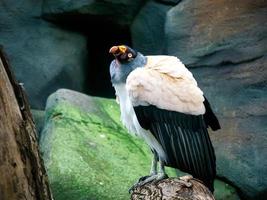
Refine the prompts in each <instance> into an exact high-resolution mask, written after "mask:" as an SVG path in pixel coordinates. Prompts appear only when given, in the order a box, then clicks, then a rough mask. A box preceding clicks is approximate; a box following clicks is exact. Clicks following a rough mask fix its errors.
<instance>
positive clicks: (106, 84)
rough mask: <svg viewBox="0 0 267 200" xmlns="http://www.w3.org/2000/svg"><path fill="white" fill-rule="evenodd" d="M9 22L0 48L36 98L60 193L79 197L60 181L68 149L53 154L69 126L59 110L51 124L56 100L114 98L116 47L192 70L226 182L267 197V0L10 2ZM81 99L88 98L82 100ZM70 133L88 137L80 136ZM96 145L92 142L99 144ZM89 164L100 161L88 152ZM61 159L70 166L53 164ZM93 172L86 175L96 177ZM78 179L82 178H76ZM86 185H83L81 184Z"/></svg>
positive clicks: (4, 4) (0, 11) (5, 3)
mask: <svg viewBox="0 0 267 200" xmlns="http://www.w3.org/2000/svg"><path fill="white" fill-rule="evenodd" d="M0 19H1V22H0V44H1V45H3V47H4V49H5V51H6V53H7V55H8V57H9V59H10V62H11V65H12V66H13V70H14V71H15V74H16V76H17V79H18V80H19V81H20V82H22V83H24V87H25V89H26V91H27V93H28V95H29V98H30V102H31V106H32V108H33V109H34V111H33V113H34V115H35V116H36V122H37V126H38V130H39V131H40V132H41V131H42V136H41V138H42V139H41V141H43V142H41V143H42V144H43V145H42V146H44V152H46V153H44V157H45V158H46V162H47V163H48V164H47V166H48V171H49V174H50V176H51V180H52V186H53V188H52V189H53V190H54V191H57V190H58V191H61V193H62V191H73V192H74V193H75V191H74V190H73V188H72V186H71V185H65V186H66V187H65V186H64V187H65V188H64V187H63V186H62V187H61V188H59V186H58V185H60V184H57V183H58V181H61V182H62V180H61V179H58V180H57V179H54V177H56V176H53V175H52V174H53V173H54V172H55V171H53V170H54V169H55V170H58V171H56V172H60V174H61V175H62V177H63V178H64V173H65V172H66V171H64V170H62V168H61V167H63V169H66V170H67V172H70V171H71V170H69V168H68V167H66V168H64V166H65V164H63V163H64V162H63V160H64V159H63V158H61V159H63V160H60V159H56V160H49V158H59V157H60V155H61V151H60V148H59V151H58V152H57V155H58V156H52V155H50V154H51V152H52V151H46V150H45V149H46V147H45V146H46V145H49V144H50V143H51V145H52V141H51V142H48V143H46V142H45V141H49V138H50V139H51V136H52V135H54V136H56V135H57V134H58V133H59V132H60V131H58V130H61V129H60V126H59V127H58V129H57V128H53V126H51V121H50V120H51V119H52V118H51V117H49V116H51V112H50V111H51V109H50V106H47V109H46V111H45V112H46V120H44V109H45V105H46V101H47V97H48V96H49V95H50V94H51V93H53V92H55V91H56V90H57V89H59V88H68V89H72V90H75V91H80V92H83V93H86V94H89V95H93V96H102V97H113V90H112V87H111V84H110V81H109V74H108V65H109V62H110V61H111V59H112V58H111V57H109V55H108V49H109V48H110V46H112V45H114V44H122V43H124V44H128V45H131V46H133V47H135V48H136V49H138V50H139V51H140V52H142V53H144V54H169V55H175V56H177V57H179V58H180V59H181V60H182V61H183V62H184V63H185V64H186V65H187V67H188V68H189V69H190V70H191V71H192V72H193V74H194V76H195V78H196V79H197V81H198V83H199V85H200V87H201V88H202V89H203V91H204V92H205V95H206V96H207V97H208V99H209V101H210V102H211V104H212V107H213V109H214V111H215V112H216V114H217V116H218V117H219V120H220V122H221V125H222V130H220V131H218V132H216V133H211V137H212V140H213V143H214V146H215V151H216V155H217V171H218V177H219V178H220V179H222V180H224V181H225V182H226V183H228V184H229V185H231V186H233V187H234V188H236V190H237V192H238V195H239V196H240V197H241V198H242V199H257V200H258V199H266V197H267V179H266V177H265V176H266V175H267V159H266V158H267V123H266V121H267V70H266V65H267V1H266V0H235V1H234V0H216V1H211V0H201V1H197V0H182V1H180V0H154V1H152V0H147V1H145V0H135V1H132V0H112V1H111V0H24V1H21V2H20V1H15V0H1V1H0ZM72 95H74V94H71V95H70V96H72ZM76 98H77V99H79V98H81V99H83V98H82V95H81V97H80V95H77V97H76ZM84 101H85V102H87V103H88V101H89V100H81V101H79V102H78V104H79V106H82V105H88V107H90V105H92V107H93V106H94V105H95V104H86V103H84ZM106 103H107V104H111V103H110V102H109V101H106ZM76 106H77V105H76ZM79 106H78V107H79ZM74 107H75V106H74ZM86 107H87V106H86ZM48 108H49V109H48ZM88 109H89V108H88ZM68 110H70V111H71V110H72V109H71V108H69V109H68ZM70 111H68V112H70ZM85 111H86V110H85ZM110 112H112V113H113V112H115V111H110ZM60 113H61V114H62V112H61V111H60ZM60 113H59V114H56V115H55V116H54V115H53V116H54V117H53V119H58V118H59V119H60V118H61V114H60ZM70 113H72V114H73V113H75V112H70ZM66 115H67V114H66ZM75 116H76V117H77V116H78V119H76V122H77V123H81V124H83V123H85V124H87V125H88V124H91V123H93V124H95V123H100V124H102V122H101V121H100V122H99V121H97V122H95V121H94V120H91V121H90V120H89V119H83V118H82V117H79V115H75ZM99 116H102V115H99ZM70 117H73V118H74V116H72V115H69V116H68V115H67V119H70ZM44 121H45V128H44V129H43V122H44ZM67 121H68V120H67ZM67 123H70V122H69V121H68V122H67ZM118 123H119V122H118ZM88 126H89V125H88ZM47 127H48V128H47ZM49 127H50V128H49ZM104 127H105V125H104ZM75 130H76V129H75ZM88 130H91V129H88ZM115 130H117V129H116V128H115ZM97 131H99V130H97ZM64 132H65V131H63V133H64ZM77 132H78V133H77ZM84 132H86V131H84ZM91 132H93V133H95V131H94V130H91ZM60 133H61V132H60ZM63 133H62V134H63ZM75 133H77V134H78V135H79V137H89V136H87V135H86V136H84V135H83V136H81V134H82V133H83V131H80V132H79V131H77V130H76V131H75ZM100 135H101V134H100ZM46 137H47V138H46ZM69 137H70V138H72V140H78V139H77V137H78V136H77V137H75V134H74V135H71V136H69ZM92 137H93V136H92ZM52 138H53V137H52ZM61 139H64V136H63V137H62V138H59V140H57V141H58V144H57V145H56V146H59V147H60V145H63V146H64V148H65V149H67V148H70V147H69V146H68V145H71V144H70V143H69V142H65V143H64V142H63V143H61V142H60V140H61ZM130 139H131V138H130ZM130 139H129V140H130ZM72 140H71V141H72ZM89 143H90V141H89V142H88V144H87V143H86V144H85V143H82V144H84V145H89V146H90V144H89ZM93 143H94V142H93ZM122 143H123V142H122ZM78 144H80V143H78ZM80 145H81V144H80ZM140 145H141V144H140ZM78 146H79V145H78ZM100 146H101V145H100ZM137 146H138V145H137ZM77 148H78V147H77ZM96 148H98V147H96ZM99 148H101V147H99ZM75 149H76V147H75ZM84 149H86V148H84ZM84 149H82V148H81V149H80V150H79V151H80V153H81V152H83V151H84ZM76 150H77V149H76ZM62 154H63V152H62ZM129 154H130V153H129ZM53 155H54V154H53ZM66 155H67V154H66ZM95 155H100V154H95ZM101 155H102V154H101ZM103 155H104V154H103ZM51 156H52V157H51ZM86 158H87V159H89V158H90V155H87V154H86ZM103 159H106V158H103ZM142 159H145V158H142ZM142 159H140V160H142ZM51 163H54V164H55V165H57V166H60V168H53V167H51V168H49V166H50V164H51ZM75 163H77V162H76V161H75ZM88 163H90V162H89V161H88ZM92 166H94V165H93V164H92ZM83 168H88V165H85V166H83ZM50 169H51V170H50ZM77 169H78V167H77ZM75 173H77V172H75ZM79 173H81V174H82V173H85V171H83V170H81V171H79ZM88 173H89V171H88ZM88 173H87V174H83V175H81V174H80V175H81V176H84V175H88V176H89V175H90V174H88ZM90 173H91V172H90ZM108 173H111V172H108ZM114 173H115V172H114ZM127 173H134V172H133V171H127V172H126V174H127ZM57 174H58V173H57ZM111 174H112V173H111ZM111 174H109V175H107V176H106V177H109V176H111ZM115 174H117V173H115ZM112 175H113V176H114V174H112ZM116 176H117V175H116ZM70 180H72V181H73V180H76V179H74V177H72V176H70ZM90 180H91V179H90ZM92 180H95V179H92ZM109 181H110V180H108V181H107V182H109ZM66 182H67V181H66ZM85 182H86V181H85V180H82V181H81V182H79V184H78V185H77V187H76V188H81V187H82V186H81V185H83V184H82V183H85ZM100 182H101V181H100ZM132 182H134V180H132ZM99 184H100V183H99ZM57 186H58V187H57ZM100 186H101V184H100ZM88 187H89V186H88ZM229 187H230V186H229ZM62 188H64V190H63V189H62ZM102 188H103V187H102ZM87 189H88V188H87ZM107 191H109V189H108V188H106V189H104V190H101V187H100V189H99V191H98V193H101V192H102V193H105V192H107ZM110 191H111V190H110ZM112 191H113V190H112ZM114 191H115V190H114ZM231 191H232V190H231ZM76 192H77V191H76ZM230 193H231V192H230ZM91 194H93V192H91ZM95 194H96V193H95ZM62 195H63V196H62V199H68V198H67V197H68V195H69V197H70V196H71V195H70V193H64V194H62ZM64 195H65V196H64ZM63 197H64V198H63ZM73 198H74V197H73ZM88 198H89V197H88ZM74 199H78V198H74ZM80 199H81V198H80ZM89 199H90V198H89ZM92 199H97V197H92ZM122 199H123V198H122ZM225 199H230V198H225ZM234 199H238V197H236V196H235V197H234ZM56 200H60V198H59V197H58V198H56Z"/></svg>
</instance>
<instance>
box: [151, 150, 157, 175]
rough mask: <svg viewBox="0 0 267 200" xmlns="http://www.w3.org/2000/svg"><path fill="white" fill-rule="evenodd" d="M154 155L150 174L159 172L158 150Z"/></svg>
mask: <svg viewBox="0 0 267 200" xmlns="http://www.w3.org/2000/svg"><path fill="white" fill-rule="evenodd" d="M153 154H154V156H153V159H152V163H151V169H150V176H153V175H156V174H157V163H158V155H157V153H156V152H153Z"/></svg>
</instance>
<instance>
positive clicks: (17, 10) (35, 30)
mask: <svg viewBox="0 0 267 200" xmlns="http://www.w3.org/2000/svg"><path fill="white" fill-rule="evenodd" d="M41 6H42V1H41V0H37V1H34V2H33V1H30V0H26V1H23V3H22V2H21V3H18V2H17V1H15V0H4V1H1V2H0V18H1V19H4V20H1V23H0V44H1V45H3V47H4V50H5V51H6V53H7V55H8V57H9V59H10V63H11V65H12V66H13V69H14V71H15V74H16V77H17V79H18V80H19V81H20V82H23V83H24V87H25V89H26V91H27V93H28V96H29V99H30V103H31V106H32V108H35V109H40V108H43V107H44V105H45V101H46V98H47V96H48V95H49V94H50V93H51V92H53V91H55V90H56V89H58V88H60V87H66V88H70V89H75V90H79V91H82V90H83V87H84V80H85V78H84V72H85V71H84V65H85V60H86V59H87V58H86V57H87V52H86V39H85V37H84V36H82V35H80V34H78V33H75V32H71V31H67V30H62V29H60V28H58V27H56V26H55V25H52V24H50V23H48V22H45V21H43V20H42V19H41V18H40V15H41Z"/></svg>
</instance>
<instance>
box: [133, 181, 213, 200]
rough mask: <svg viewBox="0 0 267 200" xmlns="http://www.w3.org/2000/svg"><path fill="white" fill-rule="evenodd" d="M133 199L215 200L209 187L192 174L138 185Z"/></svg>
mask: <svg viewBox="0 0 267 200" xmlns="http://www.w3.org/2000/svg"><path fill="white" fill-rule="evenodd" d="M131 200H215V199H214V197H213V195H212V193H211V192H210V191H209V189H208V188H207V187H206V186H205V185H203V184H202V182H201V181H199V180H197V179H194V178H192V176H183V177H180V178H167V179H164V180H161V181H159V182H156V183H153V182H150V183H147V184H145V185H143V186H141V187H136V188H135V189H134V190H133V192H132V194H131Z"/></svg>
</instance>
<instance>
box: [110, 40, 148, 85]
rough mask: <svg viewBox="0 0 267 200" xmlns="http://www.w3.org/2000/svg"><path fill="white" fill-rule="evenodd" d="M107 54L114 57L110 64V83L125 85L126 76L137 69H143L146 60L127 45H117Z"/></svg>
mask: <svg viewBox="0 0 267 200" xmlns="http://www.w3.org/2000/svg"><path fill="white" fill-rule="evenodd" d="M109 53H111V54H112V55H113V56H114V58H115V59H114V60H113V61H112V62H111V64H110V76H111V82H112V83H125V82H126V78H127V76H128V75H129V74H130V73H131V72H132V71H133V70H134V69H136V68H137V67H144V65H145V64H146V62H147V58H146V57H145V56H144V55H142V54H141V53H140V52H137V51H136V50H134V49H132V48H131V47H129V46H127V45H118V46H113V47H111V48H110V50H109Z"/></svg>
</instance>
